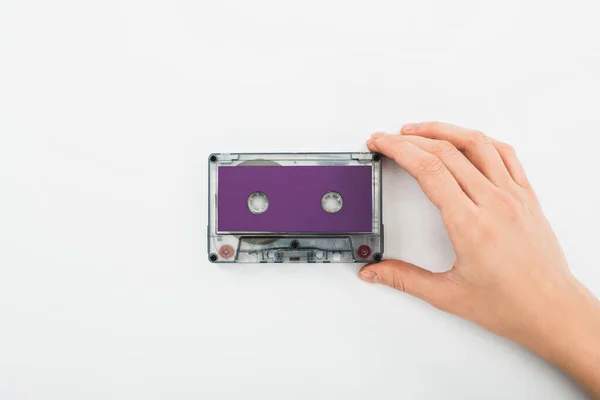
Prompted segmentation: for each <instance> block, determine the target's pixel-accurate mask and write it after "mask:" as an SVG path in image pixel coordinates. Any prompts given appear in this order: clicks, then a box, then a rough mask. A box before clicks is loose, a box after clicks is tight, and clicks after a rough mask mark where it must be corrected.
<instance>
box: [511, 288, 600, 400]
mask: <svg viewBox="0 0 600 400" xmlns="http://www.w3.org/2000/svg"><path fill="white" fill-rule="evenodd" d="M565 284H566V287H565V288H564V289H563V290H560V291H558V292H556V295H555V296H553V297H552V299H551V300H549V301H548V302H547V304H546V306H545V310H544V312H543V313H542V314H541V315H542V317H541V318H539V320H538V321H537V322H536V323H532V324H531V329H530V330H529V331H528V332H526V333H525V334H524V335H523V337H522V338H521V340H518V342H520V344H522V345H523V346H525V347H527V348H529V349H530V350H531V351H533V352H534V353H537V354H538V355H539V356H541V357H542V358H544V359H546V360H547V361H548V362H550V363H552V364H554V365H556V366H557V367H558V368H560V369H562V370H563V371H565V372H567V373H568V374H569V375H571V377H573V378H574V379H575V380H576V381H578V382H579V383H580V384H582V385H583V386H584V387H587V388H588V389H589V390H591V391H592V393H593V394H594V395H595V396H600V387H598V386H599V384H598V382H600V302H599V301H598V299H597V298H596V297H595V296H594V295H592V294H591V293H590V292H589V291H588V290H587V289H586V288H585V287H584V286H583V285H582V284H581V283H580V282H578V281H577V280H575V279H574V278H573V279H569V280H568V281H566V282H565ZM594 398H595V397H594Z"/></svg>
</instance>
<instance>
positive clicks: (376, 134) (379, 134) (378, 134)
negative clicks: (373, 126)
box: [371, 132, 385, 139]
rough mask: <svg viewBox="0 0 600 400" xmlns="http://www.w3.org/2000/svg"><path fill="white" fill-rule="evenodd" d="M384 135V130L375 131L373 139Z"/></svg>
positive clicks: (372, 135)
mask: <svg viewBox="0 0 600 400" xmlns="http://www.w3.org/2000/svg"><path fill="white" fill-rule="evenodd" d="M382 136H385V133H383V132H375V133H373V134H371V139H377V138H380V137H382Z"/></svg>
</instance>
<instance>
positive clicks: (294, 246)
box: [291, 240, 300, 249]
mask: <svg viewBox="0 0 600 400" xmlns="http://www.w3.org/2000/svg"><path fill="white" fill-rule="evenodd" d="M291 245H292V248H293V249H297V248H298V247H300V242H299V241H297V240H292V243H291Z"/></svg>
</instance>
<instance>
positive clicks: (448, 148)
mask: <svg viewBox="0 0 600 400" xmlns="http://www.w3.org/2000/svg"><path fill="white" fill-rule="evenodd" d="M434 152H435V153H436V154H439V155H440V156H451V155H454V154H456V153H458V149H457V148H456V147H455V146H454V145H453V144H452V143H450V142H448V141H446V140H439V141H438V142H437V143H436V144H435V149H434Z"/></svg>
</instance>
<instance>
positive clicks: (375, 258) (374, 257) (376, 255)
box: [373, 253, 383, 262]
mask: <svg viewBox="0 0 600 400" xmlns="http://www.w3.org/2000/svg"><path fill="white" fill-rule="evenodd" d="M382 259H383V256H382V255H381V253H375V254H373V260H374V261H375V262H379V261H381V260H382Z"/></svg>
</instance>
